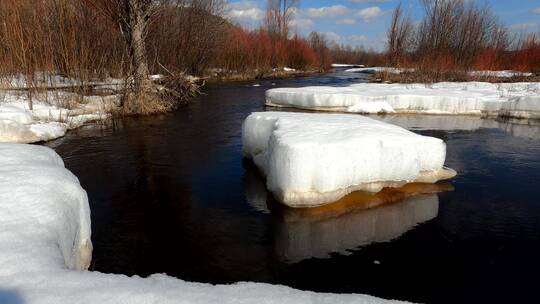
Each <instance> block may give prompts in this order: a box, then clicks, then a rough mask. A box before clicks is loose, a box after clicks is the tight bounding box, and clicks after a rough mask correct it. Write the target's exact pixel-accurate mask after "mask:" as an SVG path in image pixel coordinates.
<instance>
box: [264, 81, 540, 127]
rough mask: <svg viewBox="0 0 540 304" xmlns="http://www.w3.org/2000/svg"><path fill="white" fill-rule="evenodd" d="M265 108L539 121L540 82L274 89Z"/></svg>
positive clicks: (268, 96)
mask: <svg viewBox="0 0 540 304" xmlns="http://www.w3.org/2000/svg"><path fill="white" fill-rule="evenodd" d="M266 104H267V105H269V106H278V107H295V108H300V109H310V110H320V111H341V112H353V113H420V114H454V115H455V114H465V115H489V116H504V117H515V118H532V119H536V118H540V83H536V82H531V83H525V82H523V83H498V84H492V83H486V82H464V83H453V82H441V83H436V84H376V83H359V84H352V85H349V86H346V87H329V86H311V87H303V88H278V89H271V90H268V91H267V92H266Z"/></svg>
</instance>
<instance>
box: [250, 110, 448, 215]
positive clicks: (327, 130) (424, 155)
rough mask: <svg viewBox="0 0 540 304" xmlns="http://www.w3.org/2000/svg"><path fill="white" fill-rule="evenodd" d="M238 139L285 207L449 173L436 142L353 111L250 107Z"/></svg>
mask: <svg viewBox="0 0 540 304" xmlns="http://www.w3.org/2000/svg"><path fill="white" fill-rule="evenodd" d="M242 141H243V151H244V156H246V157H248V158H252V159H253V161H254V162H255V164H256V165H257V167H258V168H259V169H260V170H261V171H262V173H263V174H264V175H265V177H266V179H267V187H268V189H269V190H270V191H271V192H272V193H273V194H274V196H275V197H276V199H277V200H278V201H280V202H282V203H284V204H285V205H287V206H290V207H315V206H319V205H324V204H327V203H331V202H334V201H337V200H338V199H340V198H341V197H343V196H345V195H347V194H349V193H351V192H354V191H360V190H363V191H369V192H378V191H380V190H381V189H382V188H383V187H389V186H393V187H396V186H402V185H404V184H406V183H409V182H425V183H433V182H436V181H439V180H441V179H447V178H451V177H453V176H454V175H455V172H454V171H453V170H449V169H445V168H444V167H443V165H444V161H445V157H446V145H445V144H444V142H443V141H442V140H440V139H438V138H433V137H427V136H421V135H418V134H415V133H412V132H410V131H407V130H405V129H403V128H401V127H398V126H394V125H391V124H387V123H384V122H381V121H377V120H373V119H371V118H367V117H363V116H357V115H342V114H337V115H336V114H309V113H287V112H258V113H252V114H251V115H250V116H248V117H247V118H246V120H245V121H244V125H243V132H242Z"/></svg>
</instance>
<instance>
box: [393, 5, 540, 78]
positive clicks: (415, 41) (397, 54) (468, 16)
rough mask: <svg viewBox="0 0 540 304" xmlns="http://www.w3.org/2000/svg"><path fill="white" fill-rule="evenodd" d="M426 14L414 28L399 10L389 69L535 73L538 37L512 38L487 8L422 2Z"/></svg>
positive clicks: (539, 63)
mask: <svg viewBox="0 0 540 304" xmlns="http://www.w3.org/2000/svg"><path fill="white" fill-rule="evenodd" d="M421 3H422V5H423V7H424V10H425V14H424V17H423V19H422V20H420V22H417V23H414V22H413V21H412V18H411V17H410V15H409V14H408V13H407V12H405V11H404V9H403V8H402V6H401V5H400V6H398V7H397V8H396V9H395V10H394V13H393V18H392V23H391V25H390V28H389V31H388V50H387V58H388V62H389V64H390V65H393V66H403V67H415V68H416V69H417V70H423V71H426V72H429V71H435V72H441V73H444V72H447V71H455V70H472V69H475V70H506V69H512V70H518V71H524V72H536V73H539V72H540V39H539V38H540V37H538V36H536V35H534V34H531V35H527V36H519V37H518V36H516V35H512V34H511V33H510V31H509V30H508V29H507V28H506V27H505V26H504V25H502V23H501V22H500V21H499V20H498V18H497V16H496V15H495V14H494V13H493V11H492V10H491V9H490V7H489V6H488V5H487V4H484V5H481V4H479V2H478V1H465V0H453V1H447V0H421Z"/></svg>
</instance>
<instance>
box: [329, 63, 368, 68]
mask: <svg viewBox="0 0 540 304" xmlns="http://www.w3.org/2000/svg"><path fill="white" fill-rule="evenodd" d="M332 67H333V68H363V67H364V65H363V64H348V63H332Z"/></svg>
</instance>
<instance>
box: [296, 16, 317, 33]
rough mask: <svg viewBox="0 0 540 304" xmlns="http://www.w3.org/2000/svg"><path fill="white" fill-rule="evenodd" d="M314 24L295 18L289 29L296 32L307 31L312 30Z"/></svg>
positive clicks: (305, 19)
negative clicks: (291, 28)
mask: <svg viewBox="0 0 540 304" xmlns="http://www.w3.org/2000/svg"><path fill="white" fill-rule="evenodd" d="M313 25H314V22H313V20H311V19H309V18H296V19H293V20H291V27H293V28H296V29H297V30H298V31H301V32H302V31H309V30H311V28H313Z"/></svg>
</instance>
